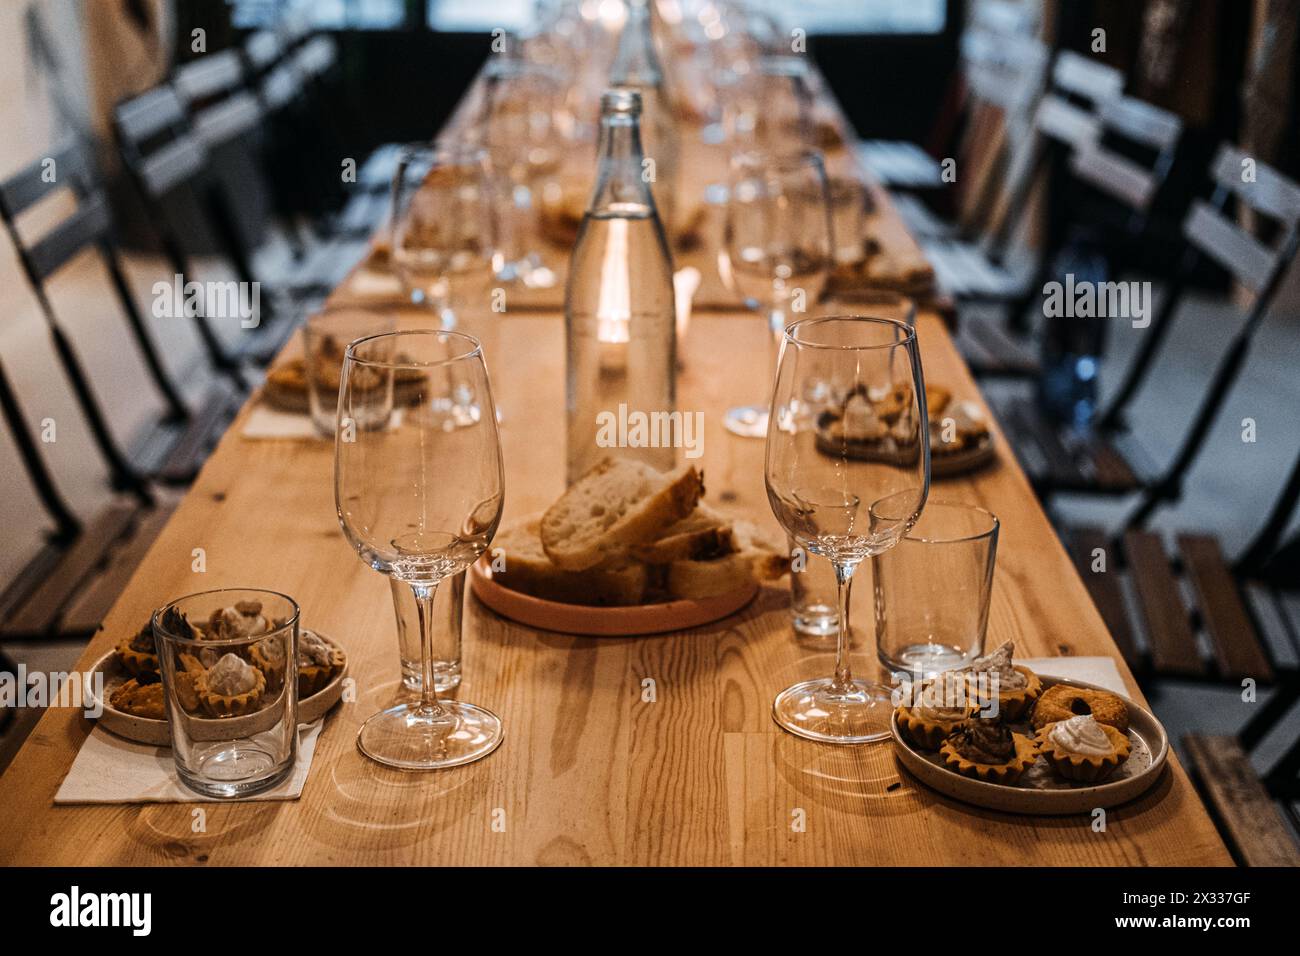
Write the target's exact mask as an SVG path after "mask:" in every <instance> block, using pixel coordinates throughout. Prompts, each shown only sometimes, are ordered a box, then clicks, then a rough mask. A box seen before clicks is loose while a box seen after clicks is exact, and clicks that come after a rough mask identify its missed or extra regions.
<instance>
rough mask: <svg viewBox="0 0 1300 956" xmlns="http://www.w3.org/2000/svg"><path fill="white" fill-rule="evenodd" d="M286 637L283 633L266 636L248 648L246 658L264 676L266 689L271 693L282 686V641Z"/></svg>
mask: <svg viewBox="0 0 1300 956" xmlns="http://www.w3.org/2000/svg"><path fill="white" fill-rule="evenodd" d="M287 639H288V638H287V637H286V636H284V635H277V636H275V637H268V638H266V640H263V641H258V642H257V643H256V644H254V645H252V646H251V647H250V648H249V649H248V659H249V660H250V661H252V662H253V666H254V667H256V668H257V669H258V670H260V671H261V672H262V674H263V676H265V677H266V689H267V691H269V692H270V693H272V694H274V693H276V692H277V691H278V690H279V689H280V688H281V687H283V686H284V662H285V656H286V655H285V652H284V642H285V641H286V640H287Z"/></svg>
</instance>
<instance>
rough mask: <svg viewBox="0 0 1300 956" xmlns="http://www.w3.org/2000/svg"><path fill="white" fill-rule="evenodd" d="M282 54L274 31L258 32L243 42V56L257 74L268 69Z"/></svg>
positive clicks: (282, 48) (281, 47)
mask: <svg viewBox="0 0 1300 956" xmlns="http://www.w3.org/2000/svg"><path fill="white" fill-rule="evenodd" d="M283 53H284V47H283V45H282V44H281V43H280V37H279V36H278V35H277V34H276V32H275V31H274V30H258V31H257V32H256V33H253V34H252V35H250V36H249V38H248V39H247V40H245V41H244V55H245V56H247V57H248V62H249V64H250V65H251V66H252V67H253V69H254V70H257V71H258V72H259V73H260V72H262V71H263V70H267V69H270V68H271V67H272V66H273V65H274V64H275V63H276V62H277V61H278V60H279V59H280V57H281V56H282V55H283Z"/></svg>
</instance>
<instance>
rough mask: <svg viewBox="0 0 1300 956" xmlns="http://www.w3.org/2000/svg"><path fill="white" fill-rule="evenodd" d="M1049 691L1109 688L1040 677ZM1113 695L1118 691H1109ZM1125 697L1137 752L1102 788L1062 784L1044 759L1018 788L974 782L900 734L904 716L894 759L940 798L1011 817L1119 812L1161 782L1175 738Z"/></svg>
mask: <svg viewBox="0 0 1300 956" xmlns="http://www.w3.org/2000/svg"><path fill="white" fill-rule="evenodd" d="M1038 676H1039V677H1041V678H1042V680H1043V687H1044V689H1046V688H1048V687H1051V686H1053V685H1054V684H1069V685H1070V686H1072V687H1083V688H1086V689H1088V690H1100V691H1106V688H1105V687H1100V686H1098V685H1097V684H1089V683H1087V682H1086V681H1078V680H1064V679H1062V678H1059V677H1048V676H1047V675H1045V674H1039V675H1038ZM1107 693H1113V691H1107ZM1117 696H1119V697H1120V698H1121V699H1122V700H1123V701H1124V703H1125V704H1127V705H1128V716H1129V729H1128V738H1129V741H1130V742H1131V743H1132V745H1133V752H1132V753H1131V754H1130V755H1129V758H1128V760H1126V761H1124V763H1123V764H1121V765H1120V766H1119V768H1118V769H1117V770H1116V771H1115V772H1114V773H1113V774H1112V775H1111V776H1109V777H1107V778H1106V779H1105V780H1104V781H1102V782H1101V783H1098V784H1079V783H1071V782H1069V781H1068V780H1062V779H1061V778H1060V777H1058V776H1057V775H1056V773H1055V772H1054V771H1053V770H1052V768H1051V767H1050V766H1048V764H1047V761H1046V760H1044V759H1043V758H1042V757H1040V758H1039V759H1038V761H1037V762H1036V763H1035V764H1034V765H1033V766H1032V767H1030V768H1029V770H1028V771H1026V773H1025V775H1024V776H1023V777H1021V778H1020V779H1019V780H1018V781H1016V783H1015V784H1012V785H1009V786H1008V785H1006V784H1000V783H987V782H985V781H983V780H972V779H971V778H970V777H963V776H962V775H961V774H959V773H955V772H953V771H951V770H949V769H948V768H947V767H945V766H944V765H943V762H942V758H941V757H940V756H939V755H938V754H937V753H931V752H930V751H927V750H922V749H920V748H919V747H917V746H916V745H915V744H913V743H912V742H911V741H910V740H908V739H907V737H906V736H904V734H903V733H902V732H901V731H900V730H899V727H898V715H897V714H895V715H894V716H893V717H892V718H891V719H890V729H891V730H892V731H893V734H894V755H895V756H896V757H897V758H898V762H899V763H901V764H902V765H903V766H904V767H905V768H906V769H907V770H908V772H909V773H910V774H911V775H912V776H913V777H915V778H916V779H917V780H919V781H921V783H923V784H925V785H926V786H928V787H931V788H932V789H934V790H937V791H939V792H940V793H942V794H944V795H946V796H949V797H953V798H954V799H957V800H961V801H963V802H965V803H973V804H975V805H976V806H980V807H987V808H989V809H990V810H1003V811H1006V812H1008V813H1028V814H1034V815H1037V816H1051V815H1053V814H1067V813H1089V812H1091V811H1092V810H1094V809H1096V808H1098V807H1115V806H1119V805H1120V804H1121V803H1127V802H1128V801H1130V800H1133V799H1136V798H1137V797H1139V796H1141V795H1142V794H1143V793H1145V792H1146V791H1147V790H1149V789H1150V788H1151V787H1152V786H1153V785H1154V784H1155V783H1156V781H1157V780H1159V779H1160V771H1161V770H1162V769H1164V766H1165V762H1166V761H1167V760H1168V758H1169V737H1168V735H1167V734H1166V733H1165V728H1164V727H1163V726H1162V725H1161V723H1160V721H1158V720H1156V718H1155V715H1154V714H1152V713H1151V711H1149V710H1147V709H1146V708H1145V707H1143V706H1142V705H1141V704H1138V703H1135V702H1134V701H1132V700H1129V699H1128V698H1127V697H1124V696H1123V695H1122V694H1120V695H1117ZM1011 726H1012V728H1013V729H1014V730H1016V731H1017V732H1020V733H1025V732H1026V728H1028V733H1030V734H1032V733H1033V727H1032V725H1029V724H1026V723H1025V722H1023V721H1022V722H1018V723H1015V724H1012V725H1011Z"/></svg>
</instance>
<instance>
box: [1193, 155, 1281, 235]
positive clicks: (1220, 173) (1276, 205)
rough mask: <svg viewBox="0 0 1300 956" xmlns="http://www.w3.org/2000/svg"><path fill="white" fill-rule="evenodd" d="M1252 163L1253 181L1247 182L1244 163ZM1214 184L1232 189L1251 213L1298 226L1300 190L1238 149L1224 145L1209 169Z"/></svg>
mask: <svg viewBox="0 0 1300 956" xmlns="http://www.w3.org/2000/svg"><path fill="white" fill-rule="evenodd" d="M1248 159H1250V160H1252V162H1253V166H1254V169H1253V173H1254V179H1253V180H1252V181H1248V180H1247V179H1246V167H1247V164H1246V160H1248ZM1210 172H1211V175H1212V176H1213V177H1214V181H1215V182H1217V183H1218V184H1219V185H1221V186H1224V187H1226V188H1228V189H1231V190H1232V191H1233V192H1234V193H1236V195H1237V196H1238V198H1240V199H1241V201H1242V202H1244V203H1246V205H1248V206H1250V207H1251V208H1252V209H1255V210H1257V211H1258V212H1262V213H1264V214H1266V215H1269V216H1272V217H1273V218H1274V219H1278V220H1280V221H1281V222H1282V223H1284V224H1285V225H1288V226H1292V227H1294V226H1295V225H1296V224H1297V223H1300V186H1298V185H1296V184H1295V183H1293V182H1292V181H1291V180H1290V179H1288V178H1287V177H1286V176H1284V175H1282V174H1281V173H1279V172H1278V171H1277V170H1276V169H1274V168H1273V167H1272V166H1270V165H1268V164H1267V163H1263V162H1260V161H1259V160H1255V159H1253V157H1248V156H1247V155H1246V154H1245V153H1243V152H1242V151H1241V150H1239V149H1237V147H1235V146H1233V145H1231V144H1229V143H1224V144H1222V145H1221V146H1220V147H1219V152H1218V154H1217V155H1216V156H1215V157H1214V163H1213V165H1212V166H1211V167H1210Z"/></svg>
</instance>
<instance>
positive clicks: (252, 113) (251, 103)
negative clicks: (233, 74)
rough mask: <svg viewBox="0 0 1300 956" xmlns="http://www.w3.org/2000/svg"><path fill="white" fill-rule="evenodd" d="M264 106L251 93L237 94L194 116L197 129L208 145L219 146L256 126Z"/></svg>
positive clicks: (198, 134) (209, 146)
mask: <svg viewBox="0 0 1300 956" xmlns="http://www.w3.org/2000/svg"><path fill="white" fill-rule="evenodd" d="M261 120H262V108H261V107H260V106H259V105H258V103H257V98H256V97H254V96H253V94H251V93H237V94H235V95H234V96H231V97H229V98H228V99H225V100H222V101H221V102H220V103H218V104H216V105H215V106H211V107H209V108H207V109H205V110H203V111H202V112H200V113H198V114H196V115H195V117H194V132H195V135H197V136H198V138H199V140H200V141H201V142H202V143H203V145H204V146H206V147H208V148H209V149H215V148H216V147H218V146H220V145H221V144H222V143H227V142H229V141H230V140H232V139H237V138H238V137H240V136H243V135H244V134H245V133H247V132H249V131H250V130H252V129H254V128H256V126H257V124H258V123H260V122H261Z"/></svg>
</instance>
